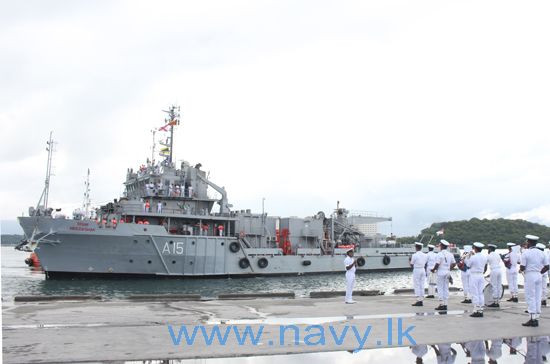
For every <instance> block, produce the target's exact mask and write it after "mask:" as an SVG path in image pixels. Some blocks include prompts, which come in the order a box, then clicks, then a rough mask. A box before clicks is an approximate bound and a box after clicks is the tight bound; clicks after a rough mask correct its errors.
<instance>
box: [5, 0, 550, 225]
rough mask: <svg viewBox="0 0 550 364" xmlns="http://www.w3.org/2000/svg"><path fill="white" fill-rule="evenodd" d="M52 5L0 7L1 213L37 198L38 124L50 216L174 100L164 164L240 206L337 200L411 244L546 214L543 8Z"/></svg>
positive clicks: (135, 152) (106, 174)
mask: <svg viewBox="0 0 550 364" xmlns="http://www.w3.org/2000/svg"><path fill="white" fill-rule="evenodd" d="M62 3H63V4H65V5H66V6H55V7H53V6H51V4H47V5H46V4H45V3H41V2H34V3H32V5H25V4H28V3H23V2H12V3H9V4H2V7H3V9H5V11H0V20H2V21H0V47H1V48H2V49H4V50H6V51H5V52H4V53H3V54H2V58H1V59H0V79H1V80H2V85H3V87H2V88H1V89H0V135H2V143H0V170H2V173H1V174H0V187H1V188H0V201H2V209H0V218H1V219H3V220H12V219H13V218H14V217H15V216H16V215H18V214H20V213H21V211H25V210H26V209H27V206H29V205H34V204H35V203H36V200H37V199H38V197H39V195H40V192H41V190H42V186H43V180H44V170H45V159H46V155H45V151H44V142H45V140H46V139H47V136H48V134H49V132H50V131H51V130H53V131H54V138H55V139H56V140H57V141H58V145H57V153H56V154H55V155H54V173H55V176H54V177H53V178H52V184H51V186H52V187H51V188H52V190H51V201H52V203H53V204H55V205H57V206H63V208H64V209H67V210H68V211H66V212H69V213H70V211H71V210H72V208H74V207H78V206H79V205H80V203H81V200H82V193H83V180H84V174H85V172H86V169H87V168H90V169H91V172H92V175H91V180H92V199H93V202H94V203H95V204H98V203H100V202H106V201H110V200H112V199H113V198H116V197H118V196H119V194H120V193H121V187H122V185H121V183H122V182H123V179H124V176H125V171H126V168H128V167H135V166H137V165H139V164H141V163H142V162H143V161H144V159H145V158H146V157H148V156H149V155H150V149H149V148H150V144H151V142H150V141H151V134H150V133H149V131H150V130H151V129H153V128H155V127H159V126H161V125H162V119H163V117H164V115H163V113H162V112H161V111H160V110H162V109H164V108H166V107H167V106H168V105H169V104H170V103H179V104H180V105H181V106H182V126H181V127H180V128H179V129H178V132H177V134H176V137H175V141H176V147H175V153H176V158H177V159H178V160H179V159H186V160H189V161H190V162H192V163H197V162H201V163H202V164H203V165H204V166H205V167H204V168H205V169H206V170H209V171H211V178H212V180H213V181H214V182H215V183H217V184H219V185H222V186H225V187H226V188H227V191H228V193H229V199H230V203H233V204H234V205H235V206H236V207H238V208H254V209H256V210H258V209H260V208H261V198H262V197H266V198H267V200H266V207H267V208H268V211H269V212H270V213H273V214H276V215H281V216H288V215H298V216H304V215H310V214H313V213H315V212H317V211H319V210H324V211H325V212H330V210H331V209H333V208H334V206H335V204H336V201H338V200H340V201H341V202H342V205H344V206H346V207H348V208H350V209H355V210H376V211H379V212H381V213H383V214H385V215H390V216H393V217H394V221H393V225H392V228H393V229H394V232H395V233H398V234H415V233H417V232H418V231H419V230H420V229H421V228H422V227H424V226H425V225H427V224H430V223H431V222H434V221H448V220H453V219H463V218H470V217H472V216H480V211H481V212H482V213H481V215H487V216H496V215H491V214H496V212H499V213H500V214H501V216H508V215H510V214H513V213H515V212H517V211H530V210H533V209H536V208H537V207H538V206H546V205H547V204H550V198H548V197H546V196H547V192H546V191H547V186H548V185H550V170H549V169H548V168H543V167H542V166H547V165H550V152H549V148H548V146H547V145H548V143H547V141H546V139H547V134H548V133H545V125H546V124H547V121H548V120H549V118H550V111H549V109H548V107H547V100H549V99H550V89H549V88H548V87H547V85H548V84H550V69H549V68H548V67H547V65H548V64H550V49H549V48H548V47H541V46H540V45H541V44H545V43H546V41H547V34H549V33H550V23H549V22H548V21H547V19H546V17H545V15H546V14H547V13H548V11H549V10H550V4H549V3H548V2H533V3H529V4H527V5H526V4H523V5H522V6H521V7H518V6H517V5H516V4H515V3H513V2H493V1H489V2H483V3H479V2H472V1H464V2H444V1H438V2H424V3H422V4H413V3H410V2H407V1H398V2H397V3H395V2H394V3H383V2H349V3H346V4H340V3H332V2H321V3H319V2H311V1H309V2H308V1H306V2H301V3H296V2H292V1H287V2H284V1H283V2H253V1H237V2H231V3H227V2H223V1H205V2H199V3H197V2H195V3H189V2H161V3H159V4H156V3H155V4H150V3H147V2H139V1H137V2H134V1H132V2H117V3H111V2H99V3H94V4H93V5H92V4H87V3H74V2H62ZM6 14H9V16H7V15H6ZM14 179H16V180H17V181H14ZM71 206H72V207H71Z"/></svg>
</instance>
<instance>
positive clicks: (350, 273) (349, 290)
mask: <svg viewBox="0 0 550 364" xmlns="http://www.w3.org/2000/svg"><path fill="white" fill-rule="evenodd" d="M346 255H347V256H346V259H344V265H345V267H346V301H345V302H346V303H355V301H354V300H353V299H352V294H353V285H354V284H355V267H356V265H357V261H356V260H355V259H353V248H350V249H348V251H347V252H346Z"/></svg>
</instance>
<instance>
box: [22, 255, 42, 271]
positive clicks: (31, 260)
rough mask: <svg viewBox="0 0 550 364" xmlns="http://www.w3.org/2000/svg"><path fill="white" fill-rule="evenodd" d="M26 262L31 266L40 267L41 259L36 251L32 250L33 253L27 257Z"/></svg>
mask: <svg viewBox="0 0 550 364" xmlns="http://www.w3.org/2000/svg"><path fill="white" fill-rule="evenodd" d="M25 263H26V264H27V265H28V266H29V267H34V268H40V259H38V256H37V255H36V253H34V252H32V253H31V255H29V257H28V258H27V259H25Z"/></svg>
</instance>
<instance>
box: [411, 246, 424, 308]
mask: <svg viewBox="0 0 550 364" xmlns="http://www.w3.org/2000/svg"><path fill="white" fill-rule="evenodd" d="M414 246H415V248H416V253H414V254H413V255H412V257H411V263H410V264H411V267H413V285H414V295H415V296H416V303H413V304H412V305H413V306H424V303H423V301H424V285H425V281H426V262H427V261H428V256H427V255H426V254H425V253H423V252H422V248H423V247H424V246H423V245H422V243H418V242H416V243H414Z"/></svg>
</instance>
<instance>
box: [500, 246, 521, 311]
mask: <svg viewBox="0 0 550 364" xmlns="http://www.w3.org/2000/svg"><path fill="white" fill-rule="evenodd" d="M506 246H507V247H508V253H507V254H506V255H505V256H504V259H503V261H504V266H505V267H506V281H507V282H508V289H509V290H510V294H511V295H512V297H510V298H509V299H507V301H508V302H518V264H519V263H520V259H521V256H520V254H519V249H520V246H519V245H516V244H515V243H507V244H506Z"/></svg>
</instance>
